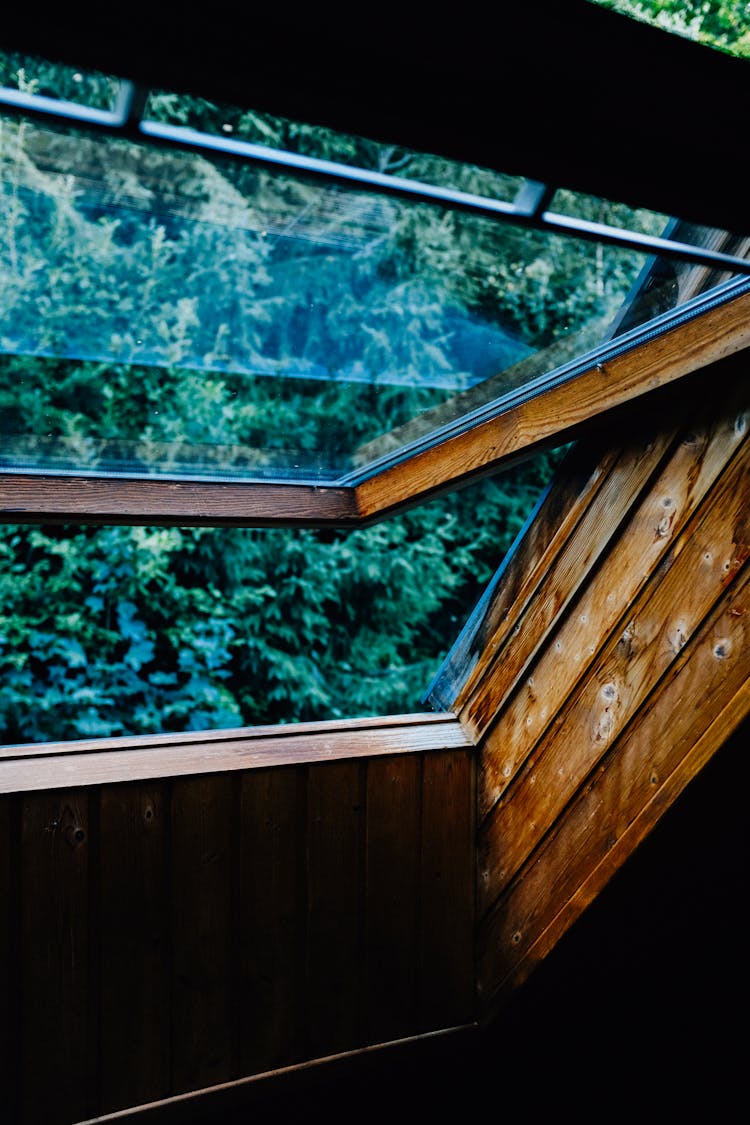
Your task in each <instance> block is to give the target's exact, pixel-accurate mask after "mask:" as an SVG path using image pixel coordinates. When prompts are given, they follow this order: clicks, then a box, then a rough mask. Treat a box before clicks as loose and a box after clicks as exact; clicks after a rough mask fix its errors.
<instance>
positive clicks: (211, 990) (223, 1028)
mask: <svg viewBox="0 0 750 1125" xmlns="http://www.w3.org/2000/svg"><path fill="white" fill-rule="evenodd" d="M232 782H233V779H232V778H231V777H222V776H219V777H196V778H180V779H179V780H177V781H175V782H174V783H173V790H172V800H171V853H170V854H171V873H172V887H171V891H172V903H171V905H172V950H173V967H172V972H173V975H172V1006H173V1007H172V1020H173V1029H172V1088H173V1090H175V1091H180V1092H181V1091H185V1090H193V1089H198V1088H199V1087H201V1086H209V1085H213V1084H214V1083H216V1082H224V1081H227V1080H228V1079H230V1078H232V1077H234V1074H233V1057H232V1053H233V1047H234V1043H233V1038H234V1000H235V996H236V988H237V980H236V976H235V973H234V971H233V965H232V953H233V948H232V862H233V856H232V824H233V819H234V816H233V813H234V801H233V792H232Z"/></svg>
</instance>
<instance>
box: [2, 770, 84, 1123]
mask: <svg viewBox="0 0 750 1125" xmlns="http://www.w3.org/2000/svg"><path fill="white" fill-rule="evenodd" d="M88 803H89V795H88V793H86V792H85V791H80V790H73V791H69V792H67V793H61V794H57V793H51V794H39V795H34V796H31V797H27V798H25V799H24V801H23V806H22V813H21V816H22V823H21V844H22V854H21V917H20V919H19V920H18V924H19V925H20V928H21V953H22V961H21V964H20V965H19V966H18V972H19V974H20V976H21V1002H22V1005H23V1007H22V1012H21V1013H18V1014H17V1019H19V1017H20V1019H19V1023H20V1028H19V1034H20V1036H21V1041H22V1048H21V1084H22V1089H23V1102H22V1117H21V1121H22V1122H23V1125H38V1123H39V1122H44V1125H70V1122H71V1121H77V1120H79V1119H80V1118H84V1117H86V1116H88V1115H89V1113H90V1111H91V1109H92V1108H93V1107H94V1104H95V1103H94V1088H93V1087H94V1076H95V1073H96V1070H95V1065H94V1063H93V1060H92V1058H91V1046H92V1044H91V1041H90V1037H89V1036H90V1030H91V1027H90V1018H89V1000H90V992H89V988H90V980H89V893H88V889H89V888H88V880H89V810H88Z"/></svg>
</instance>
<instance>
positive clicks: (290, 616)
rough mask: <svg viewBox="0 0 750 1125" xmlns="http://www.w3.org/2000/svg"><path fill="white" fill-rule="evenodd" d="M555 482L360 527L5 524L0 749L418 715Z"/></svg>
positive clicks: (499, 488)
mask: <svg viewBox="0 0 750 1125" xmlns="http://www.w3.org/2000/svg"><path fill="white" fill-rule="evenodd" d="M550 471H551V460H550V459H549V458H543V459H541V460H539V461H537V462H532V463H530V464H527V465H526V466H524V467H523V468H522V469H521V470H519V471H517V472H516V473H515V474H514V476H513V477H512V478H511V477H507V478H504V477H499V478H496V479H492V480H488V481H485V482H484V483H483V484H481V485H479V486H474V487H472V488H470V489H465V490H463V491H462V492H460V493H457V494H456V495H453V496H447V497H444V498H443V499H441V500H437V501H433V502H432V503H430V504H427V505H425V506H423V507H422V508H420V509H417V510H414V511H412V512H409V513H407V514H405V515H403V516H401V517H399V518H396V519H393V520H390V521H388V522H386V523H382V524H378V525H375V526H374V527H370V528H367V529H363V530H360V531H355V532H334V531H320V532H313V531H293V530H283V529H277V530H268V531H237V530H220V529H217V530H213V529H207V528H193V529H178V528H143V527H133V528H127V527H103V528H77V527H59V528H53V527H46V528H27V527H13V526H10V527H4V528H2V529H0V739H1V740H2V741H4V742H11V743H12V742H27V741H36V740H38V741H44V740H49V739H61V738H84V737H94V736H99V735H102V736H103V735H111V734H123V733H126V732H132V733H147V732H150V731H157V730H166V731H169V730H176V731H179V730H187V729H205V728H207V727H222V726H224V727H226V726H228V727H234V726H239V725H242V724H243V723H249V724H254V723H286V722H296V721H302V720H312V719H317V718H336V717H339V716H353V715H376V714H388V713H400V712H405V711H406V712H408V711H413V710H419V709H420V708H421V702H420V700H421V696H422V693H423V692H424V690H425V688H426V686H427V684H428V683H429V681H430V679H431V677H432V675H433V674H434V672H435V670H436V668H437V664H438V661H439V660H440V658H441V657H442V656H443V655H444V653H445V652H446V651H447V649H448V647H449V646H450V644H451V643H452V642H453V640H454V639H455V637H456V636H457V634H458V632H459V630H460V628H461V625H462V624H463V621H464V619H465V617H466V616H467V614H468V613H469V612H470V610H471V608H472V607H473V605H474V603H475V601H476V600H477V598H478V596H479V594H480V593H481V590H482V588H483V586H484V584H485V582H486V580H487V579H488V578H489V576H490V574H491V573H492V570H494V568H495V566H496V565H497V564H498V563H499V562H500V560H501V559H502V556H503V554H504V552H505V550H506V549H507V546H508V545H509V543H510V542H511V541H512V539H513V537H514V536H515V534H516V532H517V530H518V528H519V527H520V525H521V523H522V521H523V519H524V518H525V515H526V513H527V511H528V510H529V508H530V506H531V505H532V504H533V502H534V501H535V499H536V496H537V493H538V491H539V489H540V487H541V486H542V485H543V483H544V481H545V480H546V479H547V477H548V475H549V472H550Z"/></svg>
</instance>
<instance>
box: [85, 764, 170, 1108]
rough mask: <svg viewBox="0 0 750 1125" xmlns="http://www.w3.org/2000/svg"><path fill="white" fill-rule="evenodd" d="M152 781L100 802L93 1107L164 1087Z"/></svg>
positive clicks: (134, 1100) (160, 908)
mask: <svg viewBox="0 0 750 1125" xmlns="http://www.w3.org/2000/svg"><path fill="white" fill-rule="evenodd" d="M166 831H167V822H166V816H165V807H164V797H163V792H162V786H161V785H160V784H159V783H158V782H152V783H146V784H135V785H114V786H109V787H107V788H105V789H104V790H103V791H102V793H101V801H100V839H101V851H100V887H101V891H100V895H101V906H100V914H99V919H100V933H101V958H100V961H101V970H100V992H99V999H100V1006H101V1007H100V1017H99V1034H100V1042H101V1073H100V1090H101V1102H100V1108H101V1111H102V1112H104V1113H106V1112H111V1111H113V1110H116V1109H121V1108H124V1107H125V1106H128V1105H135V1104H139V1103H141V1102H147V1101H152V1100H155V1099H157V1098H161V1097H165V1096H166V1095H167V1094H168V1093H169V1054H170V1017H169V972H168V966H169V960H168V946H169V932H168V921H169V908H168V895H167V889H168V883H167V871H166V842H167V841H166Z"/></svg>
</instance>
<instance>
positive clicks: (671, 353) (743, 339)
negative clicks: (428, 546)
mask: <svg viewBox="0 0 750 1125" xmlns="http://www.w3.org/2000/svg"><path fill="white" fill-rule="evenodd" d="M748 345H750V293H744V294H742V295H741V296H739V297H736V298H735V299H734V300H732V301H730V302H728V303H727V304H724V305H720V306H718V307H716V308H714V309H711V310H709V311H708V312H705V313H704V314H703V315H702V316H699V317H696V318H695V319H694V320H691V321H688V322H687V323H685V324H682V325H678V326H675V327H674V328H672V329H671V330H669V331H667V332H665V333H664V334H663V335H660V336H657V337H655V338H654V339H651V340H648V341H646V342H645V343H642V344H640V345H638V346H635V347H633V348H632V349H630V350H628V351H625V352H623V353H622V354H621V355H617V356H615V357H613V358H612V359H610V360H608V361H607V363H606V364H604V365H602V364H598V365H597V366H594V367H591V368H590V369H588V370H587V371H584V372H583V373H582V374H580V375H578V376H576V377H575V378H572V379H570V380H569V381H568V382H564V383H560V384H557V385H554V386H552V387H550V388H548V389H547V390H545V391H541V392H540V393H539V394H537V395H536V396H535V397H533V398H530V399H528V400H526V401H523V402H521V403H519V404H517V405H515V406H509V407H508V408H507V409H505V410H503V411H501V412H500V413H498V414H497V415H496V416H494V417H492V418H489V419H488V420H487V421H484V422H481V423H479V424H477V425H476V426H473V427H472V428H471V429H468V430H465V431H464V432H462V433H459V434H456V435H454V436H452V437H449V438H446V439H445V440H444V441H442V442H439V443H438V444H436V445H434V446H431V447H430V448H429V449H425V450H423V451H421V452H419V453H415V454H414V455H413V456H412V457H408V458H406V459H405V460H403V461H401V462H400V463H398V464H396V465H393V466H391V467H390V468H387V469H384V470H383V471H382V472H379V473H377V474H376V475H374V476H372V477H370V478H369V479H367V480H364V481H362V482H361V483H360V484H358V485H357V500H358V505H359V510H360V514H361V516H362V518H363V519H370V518H374V517H379V516H382V515H384V514H385V513H386V512H390V511H393V510H394V509H397V508H399V507H400V506H402V505H404V504H409V503H413V502H414V501H415V500H418V499H423V498H426V497H428V496H430V495H433V494H435V493H437V492H439V491H440V490H441V488H444V487H446V486H447V485H449V484H456V483H457V482H459V481H465V480H468V479H471V478H474V477H479V476H481V475H483V474H486V473H488V472H490V471H493V470H494V469H497V468H499V467H500V466H502V465H503V464H510V463H512V462H513V461H514V460H517V459H518V458H519V457H520V456H522V455H528V454H529V453H530V452H533V451H534V450H537V449H541V448H544V447H548V446H549V445H551V444H558V445H562V444H564V443H565V442H567V441H570V440H571V439H572V438H573V437H576V436H579V435H580V433H581V432H582V427H583V426H584V425H585V424H586V423H589V422H591V421H592V420H594V419H596V418H597V417H599V416H601V415H602V414H604V413H605V412H607V411H612V410H615V409H617V408H621V407H623V406H625V405H626V404H628V403H630V402H633V401H634V400H635V399H637V398H639V397H640V396H641V395H645V394H647V393H648V392H652V391H655V390H657V389H659V388H661V387H665V386H667V385H668V384H670V383H673V382H675V381H676V380H678V379H682V378H684V377H685V376H686V375H689V374H691V373H692V372H694V371H697V370H699V369H701V368H704V367H707V366H708V365H709V364H712V363H715V362H717V361H718V360H720V359H723V358H724V357H726V356H729V355H731V354H733V353H735V352H738V351H740V350H742V349H743V348H746V347H748Z"/></svg>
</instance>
